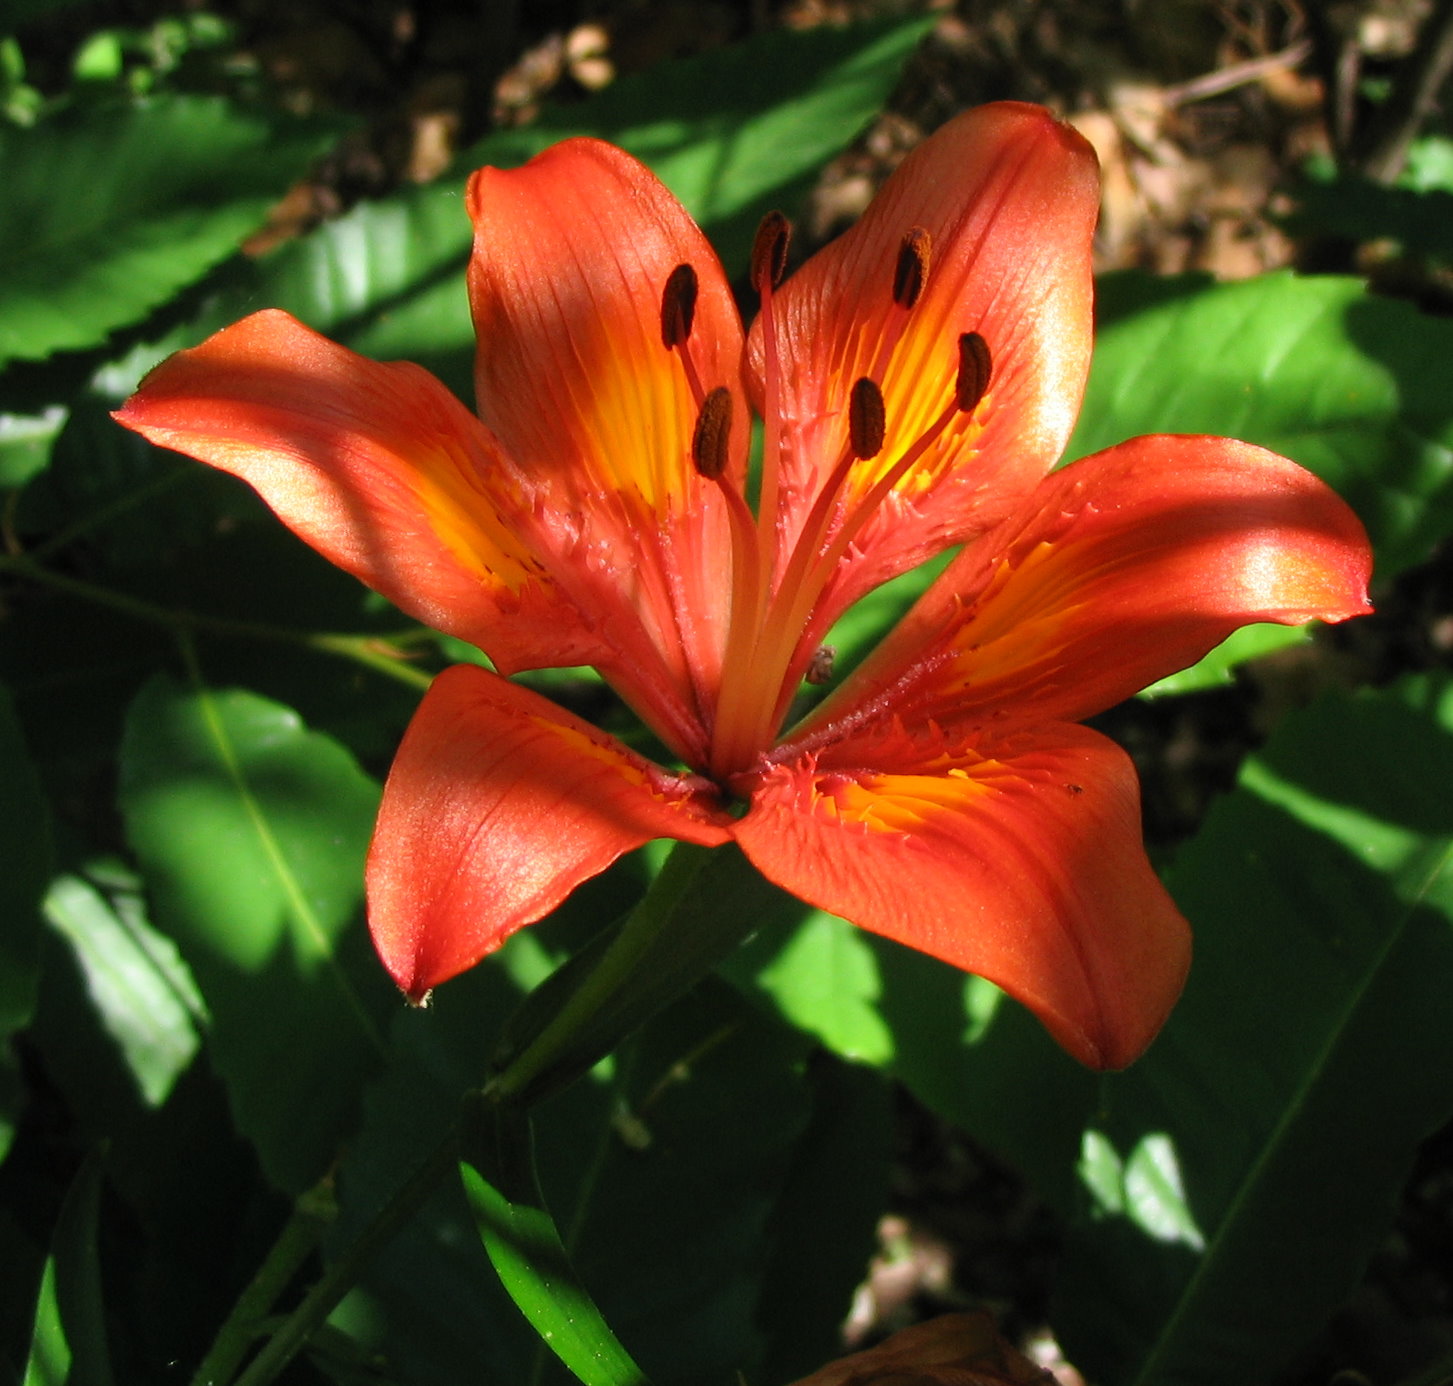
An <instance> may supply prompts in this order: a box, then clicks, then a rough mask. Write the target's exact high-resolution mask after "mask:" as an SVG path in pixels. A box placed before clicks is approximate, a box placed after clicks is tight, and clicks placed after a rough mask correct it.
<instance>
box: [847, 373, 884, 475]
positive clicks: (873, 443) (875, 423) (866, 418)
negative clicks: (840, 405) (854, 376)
mask: <svg viewBox="0 0 1453 1386" xmlns="http://www.w3.org/2000/svg"><path fill="white" fill-rule="evenodd" d="M887 426H888V419H887V414H886V411H885V410H884V408H883V392H882V390H880V389H879V388H878V385H877V382H876V381H873V380H870V379H869V378H868V377H867V376H866V375H865V376H863V377H862V378H861V379H860V380H859V381H858V382H857V384H855V385H854V386H853V393H852V396H851V398H850V399H849V401H848V445H849V446H850V447H851V448H852V450H853V456H854V457H857V458H866V457H876V456H877V455H878V454H879V453H880V452H882V450H883V433H884V430H885V429H886V428H887Z"/></svg>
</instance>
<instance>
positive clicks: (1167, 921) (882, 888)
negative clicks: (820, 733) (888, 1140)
mask: <svg viewBox="0 0 1453 1386" xmlns="http://www.w3.org/2000/svg"><path fill="white" fill-rule="evenodd" d="M885 765H888V766H892V767H893V768H892V769H891V770H885V769H881V768H871V767H881V766H885ZM737 840H738V841H739V842H740V843H741V846H742V849H743V850H744V851H745V852H746V854H747V855H748V857H750V858H751V860H752V861H753V863H754V864H755V865H756V866H757V868H758V869H759V870H760V871H761V872H762V873H763V875H765V876H767V877H768V878H769V879H771V880H772V881H774V882H776V883H777V884H778V885H780V886H782V887H783V888H784V889H786V890H789V891H791V892H792V893H793V894H795V895H798V896H801V897H802V898H803V899H804V900H807V901H808V902H809V903H811V904H814V905H816V906H818V907H819V908H820V909H825V910H828V911H830V912H831V913H833V914H838V915H841V916H842V917H843V918H845V919H848V920H850V921H852V922H853V923H855V924H858V925H860V926H862V927H863V928H866V929H870V930H872V931H873V932H874V933H878V934H882V935H884V936H885V937H887V938H891V939H896V940H897V941H898V942H900V943H905V944H907V945H908V946H910V947H912V948H917V949H919V950H920V951H922V952H925V953H929V954H931V955H932V956H934V957H936V958H941V959H942V960H943V961H945V962H948V963H952V964H953V965H954V966H956V967H961V968H964V969H965V970H966V971H969V972H976V973H978V974H979V975H980V976H983V977H987V978H988V979H989V980H990V981H992V982H995V983H996V984H997V985H999V986H1000V987H1002V988H1003V989H1004V990H1005V991H1007V992H1008V993H1009V994H1010V995H1012V996H1014V997H1016V998H1018V999H1019V1000H1020V1001H1022V1002H1023V1003H1024V1004H1025V1005H1026V1006H1028V1007H1029V1009H1030V1010H1032V1011H1033V1012H1034V1013H1035V1014H1036V1015H1037V1016H1038V1017H1039V1018H1040V1020H1041V1021H1042V1022H1043V1023H1044V1025H1045V1026H1046V1027H1047V1028H1048V1030H1049V1031H1050V1033H1051V1034H1052V1035H1053V1036H1054V1037H1055V1039H1056V1040H1058V1041H1059V1043H1060V1044H1061V1045H1063V1046H1064V1048H1065V1049H1067V1050H1068V1051H1069V1053H1070V1054H1072V1055H1073V1056H1074V1057H1075V1058H1077V1059H1079V1060H1081V1061H1082V1062H1084V1063H1086V1064H1090V1065H1092V1066H1094V1067H1098V1068H1119V1067H1122V1066H1123V1065H1125V1064H1128V1063H1129V1062H1130V1061H1131V1060H1132V1059H1134V1058H1135V1057H1136V1056H1137V1055H1139V1054H1140V1053H1141V1052H1142V1051H1143V1050H1144V1048H1145V1047H1146V1045H1148V1044H1149V1043H1150V1041H1151V1039H1152V1038H1153V1037H1154V1036H1155V1033H1156V1031H1157V1030H1158V1029H1159V1028H1160V1026H1161V1024H1162V1023H1163V1022H1164V1020H1165V1018H1166V1016H1167V1014H1168V1013H1169V1011H1170V1008H1171V1006H1172V1005H1173V1003H1174V1002H1175V999H1176V997H1177V996H1178V995H1179V993H1180V989H1181V986H1182V983H1183V981H1184V978H1185V974H1186V969H1187V966H1188V963H1189V958H1190V935H1189V930H1188V928H1187V926H1186V923H1185V921H1184V919H1183V918H1182V917H1181V915H1180V913H1179V912H1178V911H1177V910H1176V908H1175V905H1174V904H1173V903H1172V901H1171V899H1170V897H1169V895H1167V894H1166V891H1165V889H1164V887H1163V886H1162V885H1161V884H1160V881H1159V880H1158V879H1157V878H1156V875H1155V873H1154V872H1153V871H1152V870H1151V868H1150V864H1149V862H1148V861H1147V860H1146V856H1145V849H1144V848H1143V847H1142V845H1141V838H1140V802H1139V787H1138V784H1137V781H1136V777H1135V770H1134V768H1133V766H1132V765H1131V763H1130V760H1129V758H1128V757H1127V756H1126V755H1125V753H1124V752H1123V751H1122V750H1120V748H1119V747H1118V746H1116V745H1115V744H1114V743H1113V742H1111V741H1109V740H1107V739H1106V738H1105V737H1103V736H1101V735H1099V733H1097V732H1093V731H1090V730H1089V729H1088V728H1086V727H1072V726H1054V727H1045V728H1040V729H1038V730H1037V731H1035V732H1033V733H1021V734H1019V735H1016V736H1014V737H1011V738H1007V739H1004V740H1001V741H997V742H982V743H980V744H979V745H978V746H975V745H972V744H970V743H969V742H967V741H958V742H953V741H949V740H945V739H944V738H941V737H936V736H931V735H924V736H922V737H919V738H916V739H911V738H910V737H909V736H908V735H907V734H906V733H904V732H903V731H902V730H900V729H896V728H895V729H891V730H881V731H880V732H879V733H878V734H876V735H875V736H874V737H873V738H872V739H871V740H865V739H859V740H853V741H849V742H845V743H840V744H838V745H835V746H832V747H829V748H825V749H824V750H823V752H822V753H821V754H820V755H818V756H815V757H804V758H803V759H800V760H798V761H796V762H795V763H792V764H784V765H778V766H774V767H772V768H771V769H769V770H767V771H765V772H763V774H762V777H761V780H760V783H759V785H758V788H757V790H756V792H755V793H754V795H753V798H752V806H751V809H750V811H749V812H748V814H747V816H746V817H745V818H744V819H743V820H742V821H741V822H740V823H739V824H738V825H737Z"/></svg>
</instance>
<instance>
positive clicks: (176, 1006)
mask: <svg viewBox="0 0 1453 1386" xmlns="http://www.w3.org/2000/svg"><path fill="white" fill-rule="evenodd" d="M108 884H110V886H111V888H112V898H111V899H107V897H106V896H105V895H103V894H102V893H101V891H100V890H98V889H97V888H96V886H94V885H93V884H91V882H89V881H86V880H83V879H81V878H80V877H78V876H61V877H59V878H58V879H57V880H56V881H54V882H53V883H52V885H51V888H50V892H49V894H48V895H47V896H46V900H45V913H46V917H47V918H48V919H49V920H50V922H51V925H52V926H53V927H54V928H55V929H57V930H58V931H59V932H60V933H61V934H63V935H64V936H65V938H66V940H67V941H68V942H69V943H70V945H71V947H72V948H73V949H75V952H76V960H77V962H78V964H79V965H80V968H81V972H82V974H83V975H84V977H85V979H86V989H87V992H88V993H89V995H90V998H91V1004H92V1006H93V1007H94V1009H95V1010H96V1013H97V1014H98V1015H99V1017H100V1019H101V1022H102V1024H103V1025H104V1026H105V1027H106V1030H107V1032H108V1033H109V1034H110V1035H111V1037H112V1039H114V1040H115V1041H116V1044H117V1045H118V1046H119V1047H120V1049H121V1052H122V1054H123V1055H124V1056H125V1059H126V1066H127V1068H128V1069H129V1070H130V1072H131V1075H132V1077H133V1078H134V1079H135V1080H136V1085H137V1087H138V1088H139V1089H140V1091H141V1095H142V1097H143V1098H144V1099H145V1101H146V1103H147V1105H148V1106H151V1107H156V1106H159V1105H160V1104H161V1103H162V1102H163V1101H165V1100H166V1097H167V1094H168V1093H169V1092H170V1091H171V1089H172V1085H173V1083H175V1082H176V1080H177V1078H178V1077H179V1076H180V1075H181V1073H182V1072H183V1071H184V1070H185V1069H186V1067H187V1065H188V1064H189V1063H191V1061H192V1056H193V1055H194V1054H195V1053H196V1051H197V1047H198V1045H199V1043H200V1040H199V1038H198V1035H197V1027H198V1025H199V1024H205V1022H206V1016H205V1013H204V1008H203V1005H202V999H201V997H200V996H198V995H197V992H196V987H195V985H194V984H193V982H192V978H191V975H190V974H189V973H188V972H187V970H186V966H185V964H184V963H183V962H182V960H181V959H180V957H178V956H177V951H176V947H175V945H174V944H173V943H172V941H171V940H170V939H169V938H166V937H165V936H164V935H162V934H159V933H157V931H156V930H155V929H153V928H152V927H151V925H150V924H149V923H148V922H147V920H146V917H145V913H144V910H143V907H142V901H141V900H140V898H139V897H138V895H137V894H136V892H135V883H134V880H128V879H126V878H125V876H124V874H123V876H122V878H121V879H119V880H117V879H114V878H113V879H112V880H111V881H110V882H109V883H108Z"/></svg>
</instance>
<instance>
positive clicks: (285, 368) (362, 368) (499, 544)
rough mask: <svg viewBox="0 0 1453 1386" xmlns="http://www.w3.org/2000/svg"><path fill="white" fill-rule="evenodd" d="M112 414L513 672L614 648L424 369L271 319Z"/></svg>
mask: <svg viewBox="0 0 1453 1386" xmlns="http://www.w3.org/2000/svg"><path fill="white" fill-rule="evenodd" d="M116 418H117V419H118V420H119V421H120V422H121V423H123V424H125V425H126V427H128V428H131V429H134V430H135V431H136V432H138V433H140V434H141V435H142V436H143V437H146V438H148V439H150V440H151V441H152V442H153V443H157V444H159V445H160V446H162V447H168V448H175V449H176V450H177V451H178V452H183V453H186V454H188V455H189V456H191V457H195V458H197V459H199V460H200V461H203V462H207V463H210V464H211V465H212V466H214V467H217V468H220V469H221V470H222V471H225V472H231V473H232V474H233V475H235V476H239V477H241V478H242V479H243V480H244V481H246V482H248V483H249V484H250V485H251V486H253V487H254V488H255V489H256V490H257V491H258V492H259V493H260V494H261V496H262V498H263V499H264V500H265V501H266V502H267V503H268V504H269V505H270V506H271V507H272V508H273V510H275V511H276V512H277V514H278V516H279V517H280V518H281V519H282V520H283V522H284V523H285V524H287V525H288V526H289V527H290V528H291V529H292V530H294V531H295V532H296V533H297V534H299V535H300V536H301V537H302V538H303V539H305V540H307V542H308V543H310V544H311V545H312V546H313V547H314V548H315V549H317V550H318V551H319V552H320V553H322V554H323V555H324V557H326V558H328V559H329V560H331V561H332V562H334V563H336V564H337V565H338V566H339V567H340V568H343V569H346V570H347V571H348V572H350V573H352V574H354V575H355V576H356V577H358V578H361V579H362V580H363V581H364V582H366V583H367V584H368V585H369V586H370V587H372V588H374V590H375V591H378V592H381V593H382V594H383V595H384V596H385V597H387V598H388V599H389V600H390V601H391V602H393V603H394V604H395V605H396V606H398V607H399V608H400V609H401V610H403V611H406V612H408V613H409V615H411V616H414V617H416V618H417V619H418V620H420V621H422V622H424V623H425V624H426V625H429V626H432V627H434V628H435V629H436V630H441V631H446V632H448V633H449V634H451V635H457V636H459V637H460V638H461V639H463V640H467V641H469V642H470V643H471V644H475V645H478V646H479V647H480V648H481V649H483V650H485V651H486V652H487V653H488V654H489V655H490V657H491V659H493V660H494V661H495V662H496V663H497V664H498V665H499V666H500V667H501V668H504V669H505V670H507V671H508V670H514V669H521V668H534V667H539V666H542V665H553V664H583V663H591V662H593V661H594V660H596V659H597V658H601V657H603V656H604V655H605V654H606V653H607V647H605V646H603V645H602V642H601V640H600V638H599V637H598V636H597V635H596V634H594V633H593V632H592V631H590V630H589V629H588V628H587V627H586V626H585V625H584V624H583V623H582V621H581V619H580V617H579V615H578V614H577V612H576V610H575V608H574V606H573V605H572V603H571V602H570V601H569V600H568V599H567V598H566V597H565V596H564V595H563V594H562V593H561V592H560V591H559V589H558V588H557V586H556V585H555V584H554V582H553V581H552V580H551V579H550V577H549V576H548V575H547V574H546V573H545V572H544V571H543V570H542V569H541V567H540V564H539V562H538V561H537V560H536V558H535V557H534V555H532V554H531V553H530V551H529V549H528V547H527V546H526V545H525V544H524V543H523V542H522V541H521V540H520V538H519V537H518V536H517V535H516V534H514V533H512V532H511V531H510V529H509V528H508V527H507V526H506V524H505V523H504V522H503V521H502V519H501V518H500V512H501V510H502V508H503V506H504V504H505V502H506V501H507V499H508V498H507V496H506V495H504V494H503V493H502V492H501V490H500V488H502V487H507V486H509V485H510V477H509V469H508V468H507V466H506V464H505V460H504V459H503V458H502V456H501V454H500V450H499V446H498V444H497V442H496V441H495V440H494V439H493V438H492V437H491V436H490V435H489V433H488V431H487V430H486V429H484V428H483V427H481V425H480V423H479V420H478V419H476V418H475V417H474V416H473V415H472V414H471V413H470V412H469V411H468V410H467V409H466V408H465V407H464V406H463V405H462V404H460V403H459V401H458V400H457V399H455V398H454V396H453V395H452V394H450V392H449V391H448V390H447V389H446V388H445V387H444V386H443V385H442V384H441V383H440V382H439V381H438V380H436V379H435V378H434V377H433V376H431V375H430V374H429V373H428V372H427V371H424V370H421V369H420V368H419V367H418V366H413V365H408V364H406V363H397V364H381V363H379V362H377V361H370V360H369V359H368V358H366V357H363V356H359V355H358V354H357V353H355V352H352V351H349V350H348V349H347V348H345V347H341V346H338V345H337V344H336V343H334V342H330V341H329V340H328V339H327V338H326V337H322V336H320V335H319V334H318V333H316V332H313V331H312V330H311V329H309V328H307V327H304V326H303V325H302V323H300V322H298V321H297V320H296V319H294V318H292V317H290V316H289V315H288V314H286V313H282V312H278V311H271V310H270V311H267V312H262V313H255V314H253V315H252V316H251V317H249V318H244V319H243V320H242V321H241V322H239V323H236V324H234V325H233V326H232V327H228V328H226V329H224V330H223V331H221V332H218V333H216V334H215V335H214V336H212V337H209V338H208V339H207V340H206V341H205V342H203V343H202V344H201V345H200V346H197V347H193V348H192V349H191V350H189V351H180V352H178V353H177V354H176V355H175V356H172V357H169V358H168V359H167V360H165V361H163V362H162V363H161V365H159V366H157V367H156V369H155V370H153V371H152V372H151V374H150V375H148V376H147V377H146V379H145V380H144V381H143V382H142V384H141V387H140V389H138V390H137V392H136V393H135V394H134V395H133V396H132V397H131V398H130V399H129V400H128V401H127V402H126V404H125V406H124V407H123V408H121V409H120V410H119V411H117V413H116Z"/></svg>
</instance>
